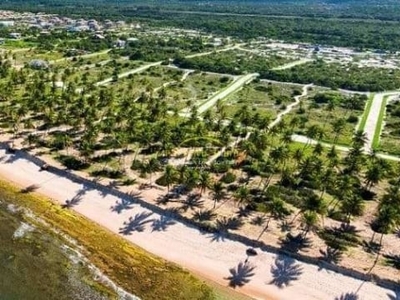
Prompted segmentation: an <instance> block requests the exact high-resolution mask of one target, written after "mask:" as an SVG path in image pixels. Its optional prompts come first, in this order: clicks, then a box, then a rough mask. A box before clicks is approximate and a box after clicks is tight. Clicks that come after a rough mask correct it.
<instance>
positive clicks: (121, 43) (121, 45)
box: [114, 40, 126, 48]
mask: <svg viewBox="0 0 400 300" xmlns="http://www.w3.org/2000/svg"><path fill="white" fill-rule="evenodd" d="M114 46H115V47H116V48H125V46H126V41H124V40H117V41H116V42H115V44H114Z"/></svg>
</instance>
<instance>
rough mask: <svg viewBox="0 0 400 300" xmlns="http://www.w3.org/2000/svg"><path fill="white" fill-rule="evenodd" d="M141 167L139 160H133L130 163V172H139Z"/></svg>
mask: <svg viewBox="0 0 400 300" xmlns="http://www.w3.org/2000/svg"><path fill="white" fill-rule="evenodd" d="M142 167H143V163H142V162H141V161H140V160H137V159H135V160H134V161H132V165H131V170H134V171H136V170H140V169H141V168H142Z"/></svg>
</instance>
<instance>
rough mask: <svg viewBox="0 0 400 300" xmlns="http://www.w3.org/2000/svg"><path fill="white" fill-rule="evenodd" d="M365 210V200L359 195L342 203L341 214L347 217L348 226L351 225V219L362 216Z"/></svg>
mask: <svg viewBox="0 0 400 300" xmlns="http://www.w3.org/2000/svg"><path fill="white" fill-rule="evenodd" d="M364 208H365V205H364V200H363V199H362V198H361V197H360V196H359V195H357V194H352V195H350V196H349V197H346V198H344V199H343V200H342V201H341V202H340V212H341V213H342V214H344V215H345V220H346V223H347V224H350V221H351V217H353V216H355V217H358V216H361V215H362V214H363V212H364Z"/></svg>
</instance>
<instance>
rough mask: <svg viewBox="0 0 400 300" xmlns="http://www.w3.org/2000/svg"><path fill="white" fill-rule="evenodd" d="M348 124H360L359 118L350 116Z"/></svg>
mask: <svg viewBox="0 0 400 300" xmlns="http://www.w3.org/2000/svg"><path fill="white" fill-rule="evenodd" d="M347 122H348V123H351V124H355V123H357V122H358V117H357V116H355V115H350V116H349V117H348V118H347Z"/></svg>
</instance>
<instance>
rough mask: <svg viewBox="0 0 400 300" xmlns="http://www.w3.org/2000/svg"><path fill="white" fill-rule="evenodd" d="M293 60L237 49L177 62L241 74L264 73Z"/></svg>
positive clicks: (217, 71) (188, 65)
mask: <svg viewBox="0 0 400 300" xmlns="http://www.w3.org/2000/svg"><path fill="white" fill-rule="evenodd" d="M293 61H295V59H291V58H287V57H283V56H279V55H276V54H271V55H269V56H266V55H257V54H254V53H252V52H247V51H241V50H237V49H236V50H229V51H224V52H219V53H213V54H210V55H205V56H198V57H193V58H182V59H177V60H176V61H175V63H176V64H177V65H179V66H180V67H182V68H187V69H194V70H201V71H209V72H216V73H222V74H234V75H240V74H244V73H254V72H258V73H263V72H265V71H267V70H269V69H271V68H274V67H278V66H281V65H285V64H287V63H290V62H293Z"/></svg>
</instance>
